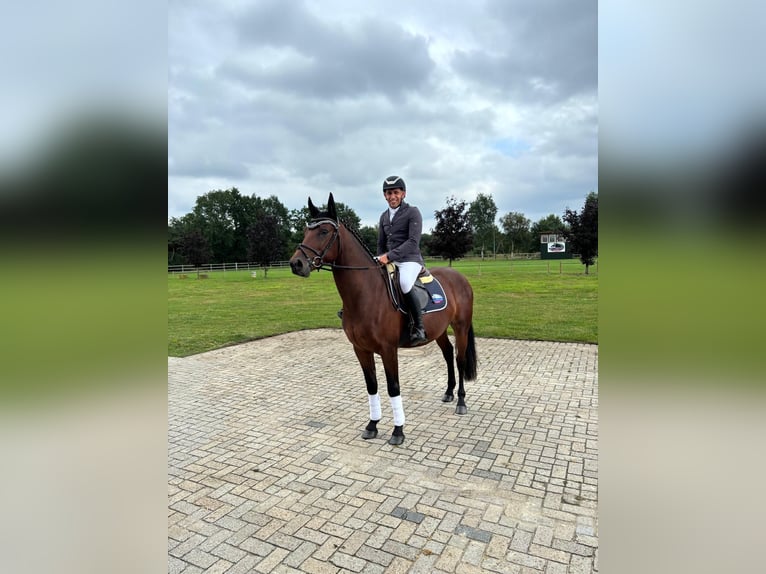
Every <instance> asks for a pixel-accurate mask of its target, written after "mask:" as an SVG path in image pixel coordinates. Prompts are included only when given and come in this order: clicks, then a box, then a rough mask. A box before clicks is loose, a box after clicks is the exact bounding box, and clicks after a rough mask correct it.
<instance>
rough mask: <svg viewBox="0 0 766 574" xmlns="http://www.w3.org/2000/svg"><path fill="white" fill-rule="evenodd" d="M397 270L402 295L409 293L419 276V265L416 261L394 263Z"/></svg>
mask: <svg viewBox="0 0 766 574" xmlns="http://www.w3.org/2000/svg"><path fill="white" fill-rule="evenodd" d="M394 264H395V265H396V266H397V267H398V268H399V286H400V287H401V288H402V292H403V293H409V292H410V290H411V289H412V286H413V285H414V284H415V281H417V278H418V275H420V269H421V267H422V266H421V265H420V263H418V262H416V261H405V262H403V263H394Z"/></svg>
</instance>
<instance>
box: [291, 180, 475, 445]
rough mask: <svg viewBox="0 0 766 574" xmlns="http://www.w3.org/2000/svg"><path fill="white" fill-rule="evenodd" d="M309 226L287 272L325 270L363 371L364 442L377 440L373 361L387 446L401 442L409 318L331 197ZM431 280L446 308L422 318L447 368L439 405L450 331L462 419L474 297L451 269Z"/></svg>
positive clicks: (450, 388) (449, 395)
mask: <svg viewBox="0 0 766 574" xmlns="http://www.w3.org/2000/svg"><path fill="white" fill-rule="evenodd" d="M308 206H309V214H310V216H311V218H312V219H311V221H310V222H309V223H308V225H307V226H306V229H305V232H304V236H303V241H302V242H301V243H300V245H298V247H297V249H296V250H295V253H294V254H293V256H292V257H291V258H290V268H291V270H292V272H293V273H294V274H296V275H298V276H301V277H309V276H310V274H311V272H312V271H319V270H320V269H329V270H331V271H332V274H333V279H334V280H335V286H336V288H337V289H338V293H339V294H340V297H341V300H342V301H343V312H342V317H341V318H342V322H343V331H344V332H345V334H346V337H347V338H348V340H349V341H350V342H351V344H352V345H353V347H354V353H355V354H356V357H357V359H358V360H359V364H360V366H361V367H362V373H363V374H364V380H365V384H366V385H367V395H368V402H369V407H370V421H369V423H368V424H367V426H366V427H365V429H364V431H363V433H362V438H363V439H365V440H368V439H373V438H376V437H377V436H378V429H377V424H378V422H379V421H380V419H381V409H380V395H379V394H378V381H377V378H376V375H375V357H374V355H375V354H377V355H379V356H380V357H381V359H382V361H383V369H384V371H385V375H386V385H387V390H388V396H389V400H390V402H391V408H392V411H393V415H394V430H393V432H392V434H391V438H390V439H389V441H388V443H389V444H391V445H400V444H402V443H403V442H404V422H405V417H404V407H403V405H402V398H401V391H400V389H399V356H398V350H399V348H400V347H408V346H410V345H409V343H408V342H407V341H403V340H402V337H401V335H402V332H403V329H406V328H407V325H406V324H405V321H407V320H408V317H407V315H405V314H404V313H402V312H400V311H399V310H398V309H397V308H395V307H394V305H393V304H392V300H391V294H390V292H389V284H388V277H387V275H388V271H386V267H385V266H384V265H382V264H381V263H379V262H378V260H377V258H376V257H375V256H374V255H373V254H372V253H371V252H370V250H369V249H368V248H367V247H366V246H365V244H364V242H363V241H362V240H361V238H360V237H359V235H358V234H357V233H356V232H355V231H354V230H353V228H350V227H348V226H347V225H346V224H345V223H343V222H342V221H339V220H338V215H337V209H336V206H335V200H334V198H333V195H332V193H331V194H330V197H329V200H328V202H327V210H326V211H320V210H319V209H318V208H317V207H316V206H314V204H313V203H312V201H311V198H310V197H309V200H308ZM431 274H432V275H433V276H434V277H436V278H437V279H438V281H439V283H441V285H442V287H443V289H444V293H445V295H446V300H447V306H446V308H445V309H444V310H442V311H436V312H429V313H424V314H423V324H424V326H425V329H426V335H427V341H426V342H425V343H422V344H428V343H431V342H432V341H436V344H437V345H439V347H440V348H441V351H442V356H443V357H444V360H445V361H446V363H447V390H446V391H445V393H444V395H443V397H442V402H445V403H447V402H452V401H453V400H454V389H455V382H456V381H455V369H454V365H453V362H455V356H454V348H453V345H452V343H450V340H449V336H448V335H447V328H448V326H451V327H452V331H453V333H454V336H455V346H456V347H457V358H456V363H457V371H458V380H457V384H458V391H457V395H458V401H457V406H456V408H455V413H456V414H458V415H464V414H466V413H467V412H468V407H467V405H466V402H465V388H464V381H472V380H475V379H476V370H477V364H478V361H477V355H476V344H475V339H474V332H473V289H472V288H471V285H470V283H469V282H468V280H467V279H466V278H465V277H464V276H463V275H461V274H460V273H459V272H457V271H455V270H454V269H452V268H447V267H437V268H433V269H432V270H431Z"/></svg>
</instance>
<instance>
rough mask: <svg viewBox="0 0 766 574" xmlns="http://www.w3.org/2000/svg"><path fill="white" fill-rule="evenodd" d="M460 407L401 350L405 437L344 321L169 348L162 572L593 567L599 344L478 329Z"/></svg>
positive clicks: (559, 570) (427, 356)
mask: <svg viewBox="0 0 766 574" xmlns="http://www.w3.org/2000/svg"><path fill="white" fill-rule="evenodd" d="M476 347H477V353H478V356H479V371H478V380H476V381H472V382H468V383H466V393H467V394H466V402H467V404H468V414H467V415H464V416H458V415H455V414H454V410H455V403H454V402H453V403H448V404H445V403H442V402H441V396H442V394H443V393H444V390H445V388H446V366H445V364H444V361H443V359H442V356H441V351H440V350H439V348H438V346H436V345H435V344H431V345H428V346H426V347H422V348H419V349H412V350H404V351H401V352H400V359H399V363H400V382H401V389H402V397H403V401H404V410H405V414H406V417H407V422H406V425H405V429H404V431H405V434H406V437H407V438H406V441H405V443H404V444H403V445H401V446H398V447H393V446H390V445H388V444H387V442H386V441H387V440H388V437H389V436H390V434H391V430H392V428H393V421H392V415H391V408H390V405H389V403H388V399H387V395H386V393H385V379H384V376H383V367H382V364H381V362H380V360H379V359H378V382H379V385H380V389H381V398H382V401H381V402H382V407H383V419H382V421H381V423H380V425H379V429H380V430H381V432H380V434H379V436H378V438H377V439H374V440H370V441H364V440H362V439H361V438H360V434H361V431H362V429H363V428H364V425H365V424H366V423H367V420H368V416H369V412H368V406H367V395H366V390H365V385H364V379H363V376H362V371H361V368H360V367H359V365H358V363H357V361H356V357H355V355H354V353H353V350H352V348H351V345H350V343H348V341H347V340H346V338H345V335H344V334H343V332H342V331H341V330H340V329H337V330H336V329H318V330H313V331H302V332H297V333H290V334H287V335H282V336H278V337H271V338H268V339H262V340H259V341H255V342H252V343H246V344H243V345H237V346H234V347H227V348H224V349H219V350H216V351H211V352H208V353H203V354H200V355H195V356H192V357H187V358H172V357H171V358H168V410H169V412H168V421H169V428H168V471H169V494H168V505H169V508H168V517H169V523H168V543H169V545H168V560H169V561H168V571H169V572H171V573H180V572H183V573H184V574H192V573H197V572H216V573H223V572H225V573H227V574H238V573H244V572H263V573H268V572H276V573H280V572H316V573H325V572H328V573H330V572H466V573H470V572H501V573H505V572H507V573H530V574H531V573H535V574H539V573H545V574H565V573H573V574H574V573H588V572H597V571H598V550H597V547H598V523H597V500H598V481H597V470H598V416H597V407H598V375H597V372H598V348H597V346H595V345H583V344H570V343H549V342H535V341H514V340H500V339H482V338H477V340H476Z"/></svg>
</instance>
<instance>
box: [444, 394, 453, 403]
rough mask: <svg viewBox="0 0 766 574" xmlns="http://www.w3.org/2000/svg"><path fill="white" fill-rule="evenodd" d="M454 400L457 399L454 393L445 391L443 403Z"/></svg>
mask: <svg viewBox="0 0 766 574" xmlns="http://www.w3.org/2000/svg"><path fill="white" fill-rule="evenodd" d="M454 400H455V397H454V395H448V394H447V393H444V396H443V397H442V402H443V403H451V402H452V401H454Z"/></svg>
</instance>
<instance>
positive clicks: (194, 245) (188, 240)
mask: <svg viewBox="0 0 766 574" xmlns="http://www.w3.org/2000/svg"><path fill="white" fill-rule="evenodd" d="M181 250H182V253H183V256H184V258H185V259H186V261H187V262H189V263H190V264H192V265H194V266H195V267H199V266H200V265H203V264H205V263H208V262H209V261H210V256H211V253H212V252H211V250H210V245H209V244H208V242H207V238H206V237H205V236H204V235H203V234H202V232H200V231H199V230H198V229H191V230H189V231H188V232H187V233H186V234H185V235H184V236H183V238H182V248H181ZM197 274H199V270H198V271H197Z"/></svg>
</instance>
